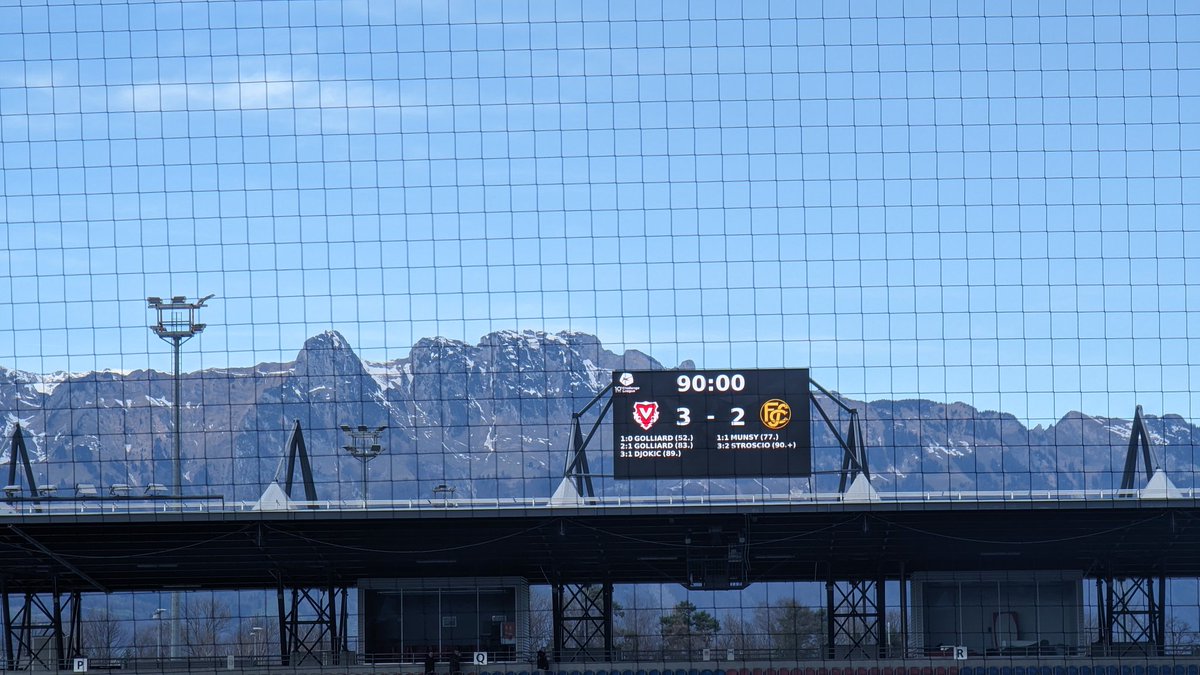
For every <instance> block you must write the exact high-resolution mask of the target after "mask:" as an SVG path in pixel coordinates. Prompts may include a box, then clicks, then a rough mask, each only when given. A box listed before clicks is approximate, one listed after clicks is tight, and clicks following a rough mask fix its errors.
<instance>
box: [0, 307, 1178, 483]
mask: <svg viewBox="0 0 1200 675" xmlns="http://www.w3.org/2000/svg"><path fill="white" fill-rule="evenodd" d="M662 367H663V366H662V364H660V363H658V362H657V361H655V360H654V359H653V358H651V357H650V356H648V355H646V354H643V353H641V352H637V351H627V352H625V353H624V354H614V353H613V352H610V351H608V350H606V349H604V347H603V345H601V343H600V341H599V340H598V339H597V338H596V337H594V336H591V335H587V334H583V333H573V332H568V333H556V334H550V333H543V332H529V331H526V332H514V331H502V332H497V333H492V334H489V335H486V336H484V337H483V338H482V339H481V340H480V341H479V343H478V344H475V345H470V344H467V343H464V342H459V341H455V340H448V339H444V338H426V339H422V340H420V341H419V342H417V344H416V345H414V346H413V348H412V351H411V353H410V354H409V356H408V357H406V358H402V359H397V360H394V361H389V362H386V363H375V362H368V361H364V360H362V359H360V358H359V357H358V356H357V355H356V354H355V353H354V350H353V348H352V347H351V345H350V344H349V343H348V342H347V341H346V339H345V338H344V337H343V336H342V335H341V334H339V333H337V332H335V331H327V332H325V333H322V334H320V335H316V336H314V337H312V338H310V339H309V340H307V341H306V342H305V344H304V345H303V347H302V348H301V349H300V351H299V352H298V354H297V356H296V359H295V360H294V361H292V362H290V363H264V364H259V365H256V366H253V367H247V368H228V369H213V370H204V371H199V372H193V373H186V374H184V376H183V378H182V394H183V395H182V398H183V401H184V407H183V411H182V417H183V425H182V426H183V457H184V465H183V471H184V481H185V484H186V485H187V491H188V493H189V494H197V493H208V494H220V495H223V496H224V497H225V498H226V499H239V500H252V499H255V498H257V497H258V496H259V495H260V494H261V493H262V490H263V488H264V487H265V486H266V485H267V484H268V483H270V482H271V481H272V480H273V479H279V480H281V481H282V480H284V479H285V476H283V471H284V464H285V459H286V454H285V453H286V448H285V443H286V440H287V438H288V434H289V433H290V432H291V429H292V426H293V424H294V421H295V420H299V421H300V424H301V427H302V429H303V431H304V434H305V439H306V445H307V447H308V449H309V452H310V454H311V456H312V460H313V468H314V473H315V475H316V481H317V491H318V497H319V498H321V499H355V498H359V496H360V495H361V469H362V466H361V465H360V464H359V463H358V461H357V460H355V459H353V458H351V457H350V456H349V455H348V453H347V452H346V451H345V450H344V449H343V446H344V445H346V444H347V443H348V442H349V439H348V437H347V436H346V435H345V434H344V433H343V432H342V431H341V430H340V426H341V425H343V424H345V425H349V426H352V427H354V426H358V425H360V424H362V425H366V426H368V427H372V428H374V427H379V426H384V425H386V426H387V429H386V430H385V431H384V432H383V435H382V437H381V443H382V445H383V446H384V448H385V451H384V453H383V454H382V455H381V456H380V457H379V458H378V459H376V460H375V461H373V462H371V463H370V464H369V466H368V469H369V494H370V496H371V498H372V499H411V498H417V497H428V496H429V495H430V493H431V492H430V491H431V489H432V488H433V487H434V486H437V485H442V484H446V485H450V486H452V487H454V488H455V490H456V491H457V494H459V495H462V496H475V497H525V496H543V497H544V496H546V495H548V494H550V492H552V491H553V489H554V487H555V486H556V485H557V483H558V481H559V480H560V478H561V476H562V472H563V468H564V465H565V461H566V455H567V452H568V450H569V445H570V444H569V431H570V423H571V417H572V413H573V412H574V411H576V410H579V409H581V408H582V407H583V406H584V405H585V404H586V403H587V402H588V401H590V400H591V399H592V398H593V397H594V396H595V395H596V393H597V392H599V391H600V390H601V389H602V388H603V387H604V385H605V384H607V383H608V382H609V381H610V380H611V372H612V370H613V369H629V370H641V369H657V368H662ZM683 367H685V368H686V367H691V364H683ZM172 396H173V389H172V379H171V376H170V374H169V373H160V372H156V371H134V372H129V373H122V372H117V371H101V372H93V373H79V374H66V373H55V374H52V375H39V374H34V373H27V372H22V371H16V370H8V369H5V368H3V367H0V414H2V415H3V419H4V420H5V424H4V436H5V437H4V439H3V441H0V461H5V462H7V461H8V456H9V453H10V447H9V445H10V443H9V439H10V438H11V435H12V431H13V428H14V426H15V425H16V424H18V423H19V424H20V425H21V426H22V428H23V430H24V431H25V435H26V442H27V445H28V447H29V449H30V454H31V458H32V460H33V461H34V463H35V466H34V469H35V473H36V474H37V480H38V482H39V483H50V484H56V485H58V486H60V487H62V488H64V489H69V488H71V487H72V486H73V485H75V484H77V483H92V484H95V485H99V486H101V487H102V489H103V486H108V485H112V484H115V483H126V484H130V485H133V486H144V485H146V484H148V483H151V482H158V483H169V482H170V480H171V478H170V477H171V461H170V458H171V456H172V447H173V436H172V433H171V432H172V426H173V425H172V408H171V403H172ZM848 403H850V404H851V405H853V406H855V407H857V408H858V409H859V410H860V411H861V413H862V417H863V419H864V420H865V427H864V431H865V436H866V441H867V446H868V448H869V461H870V465H871V466H870V468H871V471H872V473H873V474H874V475H875V477H874V482H875V485H876V487H877V488H878V489H880V490H901V491H909V490H945V489H955V490H962V489H967V490H969V489H980V490H999V489H1014V490H1024V489H1051V488H1057V489H1072V488H1084V487H1088V488H1097V487H1104V488H1108V487H1113V486H1115V485H1116V484H1119V482H1120V473H1121V469H1122V468H1123V465H1124V457H1125V452H1126V446H1127V444H1128V439H1129V435H1130V428H1131V426H1132V425H1131V422H1130V421H1128V420H1121V419H1109V418H1096V417H1089V416H1087V415H1084V414H1082V413H1071V414H1068V415H1067V416H1065V417H1064V418H1063V419H1062V420H1060V421H1058V422H1057V423H1055V424H1054V425H1051V426H1049V427H1045V428H1043V427H1040V426H1038V427H1034V428H1033V429H1029V428H1026V427H1025V426H1024V425H1023V424H1021V423H1020V421H1018V420H1017V419H1016V418H1014V417H1012V416H1011V415H1006V414H1004V413H999V412H991V411H980V410H976V409H975V408H973V407H971V406H969V405H966V404H963V403H948V404H947V403H936V402H932V401H926V400H905V401H875V402H870V403H855V402H848ZM824 407H825V409H826V410H827V411H829V412H830V414H831V415H832V414H833V413H834V412H836V411H835V409H834V406H830V405H828V403H827V402H826V405H825V406H824ZM595 412H596V409H595V408H593V410H592V411H591V413H590V415H589V416H588V417H587V418H585V421H588V420H589V419H592V417H591V415H594V414H595ZM813 420H814V423H813V428H814V432H813V439H814V440H813V443H814V467H815V468H816V469H817V472H818V473H817V474H816V475H815V477H814V478H813V479H811V480H808V479H791V480H783V479H780V480H770V481H766V483H765V485H764V484H762V483H760V482H758V481H713V483H712V484H708V485H706V484H704V482H702V481H700V482H698V481H688V482H685V483H683V484H679V483H678V482H676V483H675V484H673V485H672V484H661V485H657V486H654V485H652V486H646V485H645V484H641V485H629V484H628V483H616V482H613V481H611V480H600V481H599V486H600V489H602V490H605V491H610V492H612V491H623V492H624V491H650V492H654V491H659V492H661V491H664V490H665V491H686V492H689V493H691V492H700V491H712V492H714V493H727V492H731V491H733V490H738V491H746V490H750V491H761V490H764V489H766V490H770V491H772V492H780V491H783V492H786V491H789V490H793V491H794V490H813V489H814V488H815V489H817V490H820V491H828V490H832V489H835V488H836V485H837V480H838V477H837V475H836V471H837V469H838V468H839V467H840V465H841V450H840V448H839V447H838V446H837V444H836V442H835V441H834V439H833V435H832V434H831V433H830V431H829V430H828V429H827V428H826V427H825V426H824V424H823V423H822V422H820V417H819V416H818V415H814V416H813ZM834 421H835V423H836V424H837V425H838V426H839V427H842V425H844V422H845V418H844V416H841V417H837V416H835V417H834ZM1145 421H1146V425H1147V428H1148V429H1149V431H1150V433H1151V436H1152V439H1153V441H1154V445H1155V447H1154V453H1155V457H1156V461H1157V462H1158V463H1159V464H1160V465H1161V466H1163V467H1164V468H1166V469H1167V470H1168V471H1169V472H1170V474H1171V477H1172V479H1173V480H1175V482H1176V484H1178V485H1180V486H1190V485H1192V484H1193V483H1194V473H1195V469H1196V459H1197V458H1196V447H1195V442H1196V439H1200V433H1197V432H1198V430H1197V428H1196V427H1195V426H1193V425H1191V424H1189V423H1187V422H1186V421H1184V420H1183V419H1182V418H1180V417H1178V416H1173V415H1167V416H1164V417H1161V418H1157V417H1153V416H1147V417H1146V418H1145ZM841 431H842V432H843V433H844V431H845V429H844V427H842V428H841ZM610 436H611V431H609V430H608V429H602V430H601V431H600V432H598V433H597V434H596V438H595V439H594V441H593V443H592V445H591V446H590V450H589V454H590V458H591V466H592V470H593V472H594V473H596V474H598V475H601V476H603V475H604V474H606V473H608V472H609V471H610V470H611V459H610V458H609V457H608V454H609V450H610V448H611V439H610ZM297 480H298V477H297Z"/></svg>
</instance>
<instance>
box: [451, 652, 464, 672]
mask: <svg viewBox="0 0 1200 675" xmlns="http://www.w3.org/2000/svg"><path fill="white" fill-rule="evenodd" d="M460 673H462V652H460V651H458V650H457V649H455V650H454V653H453V654H451V655H450V675H459V674H460Z"/></svg>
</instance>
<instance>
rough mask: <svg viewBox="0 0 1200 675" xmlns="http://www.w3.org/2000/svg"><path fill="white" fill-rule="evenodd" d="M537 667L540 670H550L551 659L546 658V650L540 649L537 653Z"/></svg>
mask: <svg viewBox="0 0 1200 675" xmlns="http://www.w3.org/2000/svg"><path fill="white" fill-rule="evenodd" d="M537 668H538V670H540V671H543V672H545V671H548V670H550V659H548V658H546V650H545V649H539V650H538V653H537Z"/></svg>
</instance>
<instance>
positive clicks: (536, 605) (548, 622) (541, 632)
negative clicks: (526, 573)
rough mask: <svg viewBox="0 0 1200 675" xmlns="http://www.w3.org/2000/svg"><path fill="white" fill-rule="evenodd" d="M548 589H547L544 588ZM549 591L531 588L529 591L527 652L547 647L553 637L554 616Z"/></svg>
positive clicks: (534, 651)
mask: <svg viewBox="0 0 1200 675" xmlns="http://www.w3.org/2000/svg"><path fill="white" fill-rule="evenodd" d="M546 590H547V591H549V589H546ZM553 614H554V612H553V608H552V607H551V602H550V593H549V592H541V590H540V589H539V590H531V592H530V593H529V652H530V653H531V654H532V653H536V652H537V650H539V649H548V648H549V647H550V641H551V640H553V639H554V634H553V631H554V616H553Z"/></svg>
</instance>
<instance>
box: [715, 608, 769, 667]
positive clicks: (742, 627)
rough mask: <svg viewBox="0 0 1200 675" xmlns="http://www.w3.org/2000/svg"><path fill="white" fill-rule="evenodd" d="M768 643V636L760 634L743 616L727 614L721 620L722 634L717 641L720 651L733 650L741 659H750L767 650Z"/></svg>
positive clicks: (751, 622)
mask: <svg viewBox="0 0 1200 675" xmlns="http://www.w3.org/2000/svg"><path fill="white" fill-rule="evenodd" d="M767 643H768V639H767V636H766V635H764V634H763V633H762V632H760V630H759V629H758V628H757V627H756V626H755V625H754V622H753V621H746V620H745V619H743V618H742V616H741V614H735V613H734V612H727V613H726V614H725V616H724V617H722V618H721V633H720V634H719V635H717V640H716V647H717V648H718V649H733V650H734V651H736V652H737V653H738V655H739V657H740V658H749V657H753V656H754V655H755V654H756V653H757V652H759V651H761V650H763V649H765V648H766V647H767ZM747 655H749V656H747Z"/></svg>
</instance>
